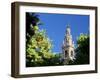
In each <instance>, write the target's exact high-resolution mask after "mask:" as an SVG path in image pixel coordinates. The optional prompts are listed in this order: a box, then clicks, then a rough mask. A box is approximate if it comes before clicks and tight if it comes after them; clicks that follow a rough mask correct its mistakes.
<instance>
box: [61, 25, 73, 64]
mask: <svg viewBox="0 0 100 80" xmlns="http://www.w3.org/2000/svg"><path fill="white" fill-rule="evenodd" d="M62 52H63V59H64V64H68V63H69V61H70V60H73V59H74V57H75V56H74V54H75V51H74V44H73V40H72V35H71V29H70V25H69V24H68V25H67V28H66V34H65V38H64V41H63V47H62Z"/></svg>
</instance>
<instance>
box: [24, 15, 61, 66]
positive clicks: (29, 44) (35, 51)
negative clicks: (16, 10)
mask: <svg viewBox="0 0 100 80" xmlns="http://www.w3.org/2000/svg"><path fill="white" fill-rule="evenodd" d="M39 22H40V20H39V18H38V16H37V15H36V14H30V13H27V14H26V66H27V67H32V66H49V65H60V64H61V63H60V60H59V59H60V56H59V54H54V53H53V52H52V41H51V40H50V39H49V37H48V36H47V34H46V30H40V29H39V27H38V23H39Z"/></svg>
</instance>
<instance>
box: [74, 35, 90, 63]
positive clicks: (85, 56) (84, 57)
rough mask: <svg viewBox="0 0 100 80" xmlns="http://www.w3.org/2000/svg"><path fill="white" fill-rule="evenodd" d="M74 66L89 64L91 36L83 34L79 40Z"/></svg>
mask: <svg viewBox="0 0 100 80" xmlns="http://www.w3.org/2000/svg"><path fill="white" fill-rule="evenodd" d="M75 51H76V60H75V61H74V64H89V35H88V34H81V35H80V36H79V38H78V40H77V48H76V50H75Z"/></svg>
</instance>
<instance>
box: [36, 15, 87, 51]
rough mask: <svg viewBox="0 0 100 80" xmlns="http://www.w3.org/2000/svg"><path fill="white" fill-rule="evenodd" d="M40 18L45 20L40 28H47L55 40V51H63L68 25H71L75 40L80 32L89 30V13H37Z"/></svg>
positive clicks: (48, 33)
mask: <svg viewBox="0 0 100 80" xmlns="http://www.w3.org/2000/svg"><path fill="white" fill-rule="evenodd" d="M37 14H38V15H39V19H40V20H41V22H43V23H44V24H43V25H40V26H39V28H40V29H46V31H47V35H48V36H49V38H50V39H51V40H53V49H52V50H53V52H62V51H61V50H62V49H61V46H62V42H63V39H64V35H65V30H66V27H67V25H68V24H69V25H70V28H71V34H72V38H73V41H74V42H75V44H76V39H77V37H78V36H79V35H80V33H88V32H89V15H74V14H49V13H37Z"/></svg>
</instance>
